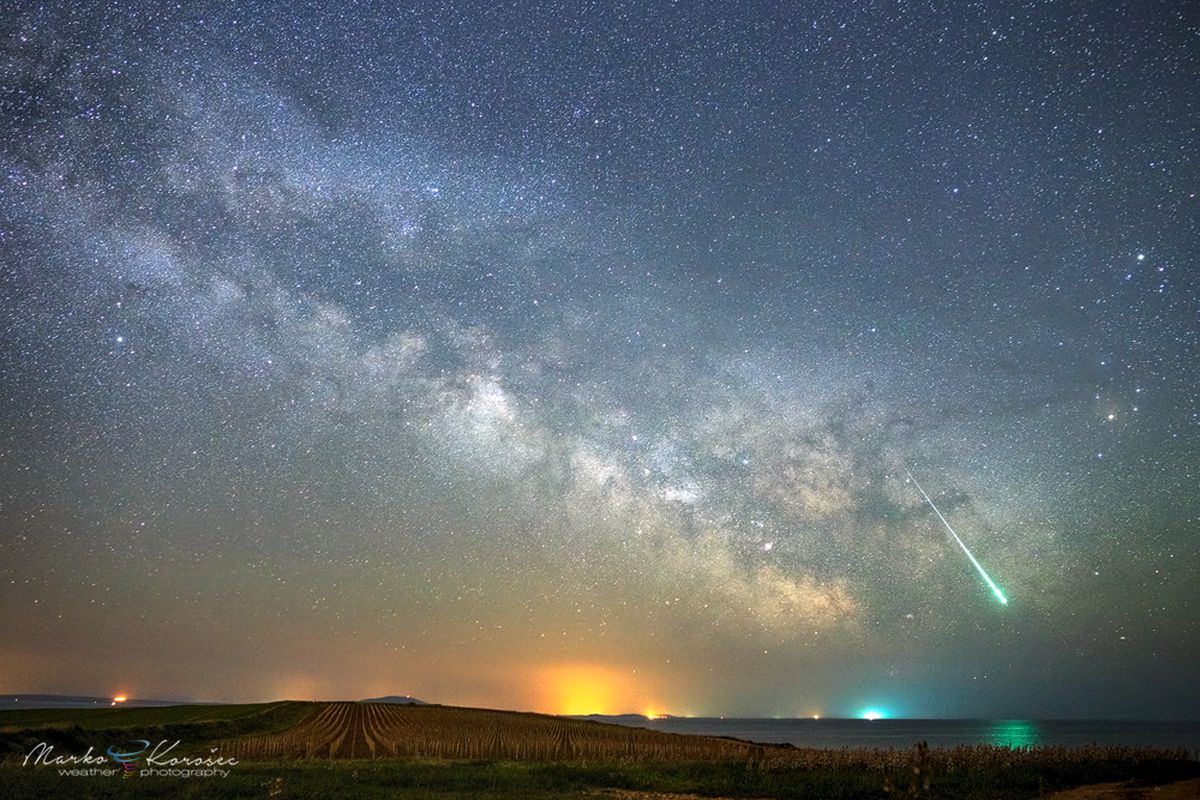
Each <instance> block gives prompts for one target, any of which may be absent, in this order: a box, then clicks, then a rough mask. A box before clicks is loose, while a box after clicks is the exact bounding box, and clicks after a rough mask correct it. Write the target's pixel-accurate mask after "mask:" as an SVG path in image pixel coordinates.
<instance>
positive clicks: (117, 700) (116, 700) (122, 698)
mask: <svg viewBox="0 0 1200 800" xmlns="http://www.w3.org/2000/svg"><path fill="white" fill-rule="evenodd" d="M128 699H129V698H128V697H126V696H125V695H123V694H119V695H117V696H116V697H114V698H113V699H112V704H113V705H114V706H117V705H120V704H121V703H124V702H125V701H126V700H128Z"/></svg>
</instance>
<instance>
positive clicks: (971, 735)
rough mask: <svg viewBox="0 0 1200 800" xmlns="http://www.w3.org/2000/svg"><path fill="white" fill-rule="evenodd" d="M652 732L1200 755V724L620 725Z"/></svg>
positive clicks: (801, 743)
mask: <svg viewBox="0 0 1200 800" xmlns="http://www.w3.org/2000/svg"><path fill="white" fill-rule="evenodd" d="M619 722H620V723H621V724H634V725H640V726H642V727H646V728H653V729H654V730H660V731H670V732H673V733H694V734H701V735H707V736H733V737H736V738H738V739H749V740H751V741H756V742H788V743H790V744H794V745H796V746H798V747H832V748H841V747H881V748H902V749H907V748H909V747H912V746H913V745H914V744H916V743H917V742H920V741H925V742H928V743H929V745H930V746H931V747H954V746H955V745H960V744H992V745H1001V746H1008V747H1026V746H1030V745H1066V746H1079V745H1087V744H1100V745H1142V746H1148V747H1170V748H1178V747H1183V748H1187V749H1188V750H1189V751H1192V752H1193V757H1195V756H1196V755H1197V751H1200V721H1197V722H1134V721H1105V720H1026V719H1007V720H972V719H952V720H950V719H947V720H942V719H914V720H900V719H880V720H875V721H873V722H868V721H866V720H857V719H711V718H688V719H657V720H643V721H632V720H624V719H623V720H619Z"/></svg>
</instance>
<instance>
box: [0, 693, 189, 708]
mask: <svg viewBox="0 0 1200 800" xmlns="http://www.w3.org/2000/svg"><path fill="white" fill-rule="evenodd" d="M184 704H189V705H199V704H197V703H195V702H194V701H191V700H151V699H145V698H141V697H131V698H129V699H128V700H126V701H125V702H123V703H120V704H119V705H121V706H122V707H123V708H147V707H151V706H179V705H184ZM112 705H113V701H112V698H111V697H88V696H85V695H70V694H5V695H0V708H5V709H21V708H104V707H108V706H112Z"/></svg>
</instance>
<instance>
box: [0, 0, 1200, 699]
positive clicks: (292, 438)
mask: <svg viewBox="0 0 1200 800" xmlns="http://www.w3.org/2000/svg"><path fill="white" fill-rule="evenodd" d="M181 5H182V7H181V8H167V7H166V6H165V5H164V4H159V3H146V4H136V3H129V2H124V0H114V2H111V3H107V4H104V5H97V6H94V7H89V6H87V5H86V4H83V3H72V4H69V5H64V6H61V7H56V6H55V5H42V6H34V5H32V4H20V3H19V4H18V6H17V13H15V14H9V13H5V14H4V15H3V16H4V20H3V22H2V23H0V26H2V27H0V41H2V42H3V51H2V59H0V70H2V71H0V92H2V97H0V326H2V327H0V341H2V343H3V348H2V351H0V379H2V384H0V386H2V389H3V398H4V399H3V404H2V405H0V629H2V630H3V631H4V635H3V637H0V689H3V690H6V691H13V692H18V691H27V692H35V691H54V692H79V693H102V692H116V691H122V692H128V693H129V694H131V695H137V696H169V697H192V698H201V699H231V700H242V699H258V698H274V697H281V696H290V697H362V696H367V695H373V694H382V693H407V694H414V695H417V696H420V697H425V698H426V699H431V700H437V701H441V702H447V703H469V704H476V705H488V706H501V707H515V708H536V709H542V710H550V711H556V710H564V709H565V708H566V706H565V705H564V701H563V699H562V698H563V696H564V695H563V693H564V692H566V693H570V691H572V689H571V687H570V686H565V688H564V686H562V685H559V684H563V683H564V682H565V683H567V684H569V683H570V681H571V680H572V678H571V676H572V675H575V676H582V677H577V680H580V681H585V682H591V683H593V684H597V685H598V684H599V683H601V682H604V681H608V682H609V683H611V692H610V694H611V696H607V697H605V698H604V699H603V701H602V702H601V700H596V701H595V702H596V704H597V707H596V708H595V709H594V710H600V711H624V710H633V711H638V710H643V709H646V708H651V707H653V708H655V709H657V710H660V711H661V710H668V711H672V712H674V713H694V714H700V713H705V714H755V715H767V714H784V715H791V714H810V713H821V714H838V713H842V714H852V713H855V712H856V710H857V709H858V708H860V707H862V706H863V705H864V704H872V705H876V706H883V707H886V708H888V709H889V710H890V711H892V712H893V713H902V714H913V715H925V716H955V715H1009V716H1017V715H1043V716H1076V715H1083V716H1091V715H1100V716H1103V715H1108V716H1121V715H1134V716H1138V715H1140V716H1155V715H1178V714H1184V715H1186V714H1188V713H1192V714H1194V713H1195V712H1196V711H1197V709H1198V708H1200V688H1198V687H1197V684H1196V682H1195V681H1194V660H1195V659H1196V658H1198V657H1200V623H1198V622H1197V619H1200V615H1198V613H1197V612H1198V611H1200V608H1198V607H1197V604H1196V600H1195V588H1196V586H1197V585H1200V539H1198V536H1200V499H1198V493H1197V490H1196V489H1197V486H1198V485H1200V476H1198V472H1200V358H1198V356H1200V353H1198V344H1200V281H1198V280H1197V274H1198V268H1197V252H1198V246H1200V236H1198V232H1200V231H1198V224H1200V223H1198V220H1200V202H1198V201H1197V197H1196V193H1197V191H1200V170H1198V169H1197V159H1196V155H1195V154H1196V152H1197V148H1198V145H1200V136H1198V135H1197V133H1198V131H1197V127H1198V124H1200V123H1198V121H1200V109H1198V108H1197V94H1196V91H1195V87H1196V86H1197V85H1200V59H1198V58H1197V53H1198V52H1200V49H1198V48H1197V47H1196V42H1197V39H1198V37H1200V24H1198V20H1197V16H1196V15H1195V14H1193V13H1189V12H1188V10H1187V9H1186V8H1185V7H1184V6H1183V5H1182V4H1181V5H1179V6H1178V7H1173V5H1172V4H1132V5H1128V6H1126V5H1112V6H1106V7H1101V6H1100V5H1099V4H1090V5H1089V6H1088V7H1087V8H1086V9H1083V8H1081V7H1078V6H1067V5H1063V4H1008V3H987V4H979V5H971V6H969V7H959V6H961V5H962V4H951V5H950V6H948V7H946V8H943V9H941V10H938V9H936V8H930V7H926V6H924V5H909V4H885V5H864V6H863V7H861V8H853V7H851V6H849V5H848V4H843V3H815V4H800V5H798V6H796V8H795V9H793V10H792V11H790V12H786V11H783V10H780V9H778V8H775V6H774V5H773V4H766V5H764V6H763V7H761V8H760V7H757V6H756V5H755V4H752V3H746V4H736V7H734V4H728V3H690V4H688V3H679V4H668V5H661V4H645V5H644V6H643V5H624V4H604V3H566V4H554V3H551V4H537V3H520V4H517V7H515V8H512V7H505V8H498V7H492V6H491V5H490V4H476V3H469V2H463V3H443V4H439V5H437V6H436V7H430V6H432V4H430V6H427V5H426V4H417V5H415V6H413V7H410V8H403V7H400V6H398V5H396V4H387V3H380V4H371V3H365V4H354V5H352V6H350V5H342V4H334V3H325V4H322V3H317V4H279V5H272V4H269V3H248V4H238V5H239V6H240V7H239V8H236V9H235V8H233V7H232V6H224V7H223V6H220V5H216V4H214V5H209V4H205V3H196V4H192V3H185V4H181ZM906 464H916V465H919V466H920V474H922V475H925V474H931V475H933V474H936V476H937V480H936V481H930V480H927V481H926V482H927V483H932V484H933V485H934V486H936V487H937V489H936V490H934V491H933V493H932V495H931V497H932V499H933V501H935V502H936V503H937V505H938V507H939V508H941V509H942V513H944V514H945V515H946V518H947V519H948V520H949V523H950V524H953V525H954V527H955V529H956V530H958V531H959V532H960V534H961V535H962V537H963V539H964V541H965V543H966V545H967V546H970V547H972V548H974V549H976V550H977V551H981V550H980V546H981V543H986V553H987V559H986V560H987V563H988V569H989V572H990V573H991V574H992V575H993V576H994V577H995V579H996V581H997V583H999V584H1001V585H1003V586H1004V587H1005V589H1006V591H1008V592H1009V593H1010V594H1011V596H1012V598H1013V602H1012V603H1011V604H1010V605H1009V606H1007V607H1003V606H1000V605H999V604H997V603H995V602H994V601H993V600H992V599H991V597H990V596H989V595H987V594H986V593H985V592H981V591H979V586H978V578H977V576H976V575H974V574H973V573H972V572H970V571H969V570H968V569H965V568H964V564H963V559H962V553H961V552H959V550H958V546H957V545H956V544H955V542H954V541H953V540H952V539H950V538H949V537H948V536H947V535H946V533H945V532H944V531H943V530H942V529H941V528H940V527H939V526H938V525H937V524H936V522H932V524H931V521H932V517H931V514H930V511H929V508H928V506H927V505H926V504H925V502H924V500H923V498H922V497H921V496H920V495H919V494H918V493H916V492H914V491H913V487H912V485H911V483H908V482H907V479H906V476H905V470H904V467H905V465H906ZM547 676H550V677H547ZM555 676H558V677H555ZM562 676H566V677H562ZM597 676H600V677H597ZM556 681H557V682H558V683H555V682H556ZM552 684H554V685H552ZM589 702H591V701H589ZM600 706H603V707H600Z"/></svg>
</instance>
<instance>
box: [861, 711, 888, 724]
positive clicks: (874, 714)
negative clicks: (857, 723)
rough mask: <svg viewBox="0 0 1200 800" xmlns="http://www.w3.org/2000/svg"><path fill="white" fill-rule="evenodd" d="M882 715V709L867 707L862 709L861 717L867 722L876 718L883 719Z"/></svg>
mask: <svg viewBox="0 0 1200 800" xmlns="http://www.w3.org/2000/svg"><path fill="white" fill-rule="evenodd" d="M884 716H885V715H884V713H883V712H882V711H878V710H876V709H874V708H868V709H867V710H866V711H864V712H863V713H862V718H863V719H865V720H867V721H868V722H874V721H875V720H877V719H883V718H884Z"/></svg>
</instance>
